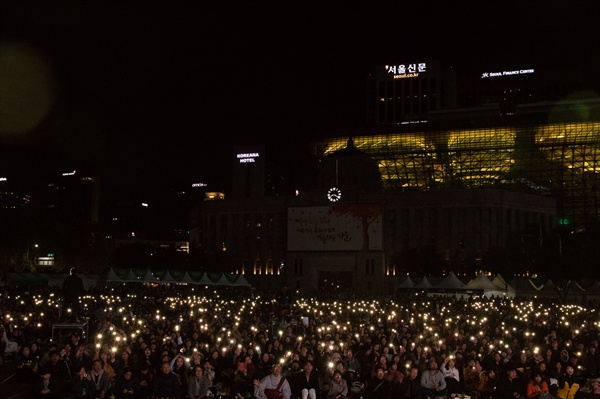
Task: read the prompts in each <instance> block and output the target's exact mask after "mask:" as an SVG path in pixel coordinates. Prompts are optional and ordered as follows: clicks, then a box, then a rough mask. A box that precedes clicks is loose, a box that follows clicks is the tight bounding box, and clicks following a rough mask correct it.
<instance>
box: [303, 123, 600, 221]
mask: <svg viewBox="0 0 600 399" xmlns="http://www.w3.org/2000/svg"><path fill="white" fill-rule="evenodd" d="M353 140H354V146H355V147H356V148H358V149H360V150H362V151H363V152H365V153H366V154H367V155H369V156H371V157H372V158H373V159H374V160H375V161H376V162H377V163H378V165H379V171H380V173H381V176H382V183H383V186H384V188H386V189H400V190H403V189H418V190H443V189H451V188H491V187H495V188H503V189H508V190H512V191H521V192H529V193H538V194H541V195H550V196H553V197H555V198H557V200H558V206H559V209H558V210H559V217H567V218H569V219H570V222H571V223H572V224H573V225H574V227H575V228H578V227H584V226H585V224H586V222H587V221H591V220H593V221H598V220H600V122H577V123H555V124H547V125H536V126H524V127H523V126H521V127H514V126H508V127H506V126H505V127H495V128H485V129H465V130H451V131H430V132H410V133H397V134H387V135H371V136H354V137H353ZM346 143H347V139H346V138H334V139H324V140H320V141H317V142H314V143H313V144H312V149H311V150H312V153H313V155H314V156H316V157H323V156H327V155H330V154H332V153H334V152H335V151H338V150H341V149H343V148H345V147H346Z"/></svg>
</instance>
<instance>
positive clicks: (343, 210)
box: [288, 204, 383, 251]
mask: <svg viewBox="0 0 600 399" xmlns="http://www.w3.org/2000/svg"><path fill="white" fill-rule="evenodd" d="M382 230H383V208H382V207H381V206H379V205H368V204H361V205H332V206H317V207H293V208H288V250H289V251H368V250H371V251H374V250H381V249H382V242H383V238H382V237H383V232H382Z"/></svg>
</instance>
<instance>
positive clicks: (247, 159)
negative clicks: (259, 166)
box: [237, 152, 260, 163]
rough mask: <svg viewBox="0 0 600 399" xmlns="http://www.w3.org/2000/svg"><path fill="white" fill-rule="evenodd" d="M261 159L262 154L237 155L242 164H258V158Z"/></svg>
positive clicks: (246, 153) (247, 153)
mask: <svg viewBox="0 0 600 399" xmlns="http://www.w3.org/2000/svg"><path fill="white" fill-rule="evenodd" d="M259 157H260V154H259V153H258V152H244V153H241V154H237V159H239V160H240V163H253V162H256V158H259Z"/></svg>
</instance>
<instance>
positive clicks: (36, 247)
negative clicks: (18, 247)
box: [27, 244, 39, 260]
mask: <svg viewBox="0 0 600 399" xmlns="http://www.w3.org/2000/svg"><path fill="white" fill-rule="evenodd" d="M38 247H39V245H38V244H33V249H34V250H36V249H38ZM34 258H35V253H34ZM27 260H29V246H27Z"/></svg>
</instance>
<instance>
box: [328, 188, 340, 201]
mask: <svg viewBox="0 0 600 399" xmlns="http://www.w3.org/2000/svg"><path fill="white" fill-rule="evenodd" d="M340 198H342V190H340V189H339V188H337V187H331V188H330V189H329V190H328V191H327V199H328V200H329V201H331V202H337V201H339V200H340Z"/></svg>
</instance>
